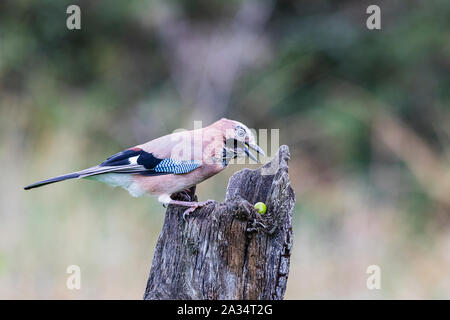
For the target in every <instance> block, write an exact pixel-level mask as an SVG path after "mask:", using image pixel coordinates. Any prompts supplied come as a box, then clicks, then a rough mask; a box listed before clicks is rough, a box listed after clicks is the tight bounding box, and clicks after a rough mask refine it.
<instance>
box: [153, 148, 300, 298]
mask: <svg viewBox="0 0 450 320" xmlns="http://www.w3.org/2000/svg"><path fill="white" fill-rule="evenodd" d="M289 156H290V155H289V148H288V147H287V146H282V147H281V148H280V149H279V150H278V153H277V155H276V156H274V157H273V159H272V160H271V162H269V163H267V164H266V165H264V166H263V167H261V168H259V169H257V170H250V169H244V170H241V171H239V172H237V173H235V174H234V175H233V176H232V177H231V179H230V181H229V184H228V188H227V193H226V199H225V202H223V203H212V204H210V205H208V206H206V207H204V208H202V209H199V210H196V211H194V212H193V213H192V214H191V215H190V216H189V217H188V219H187V222H185V221H184V220H183V218H182V213H183V211H184V208H180V207H177V206H172V205H170V206H169V207H168V209H167V211H166V217H165V221H164V225H163V228H162V231H161V234H160V236H159V239H158V242H157V245H156V249H155V254H154V257H153V261H152V266H151V269H150V276H149V279H148V282H147V288H146V291H145V294H144V299H264V300H270V299H282V298H283V295H284V292H285V290H286V283H287V278H288V273H289V261H290V254H291V248H292V241H293V235H292V212H293V208H294V203H295V195H294V191H293V190H292V188H291V186H290V181H289V175H288V159H289ZM194 193H195V188H194V189H193V190H192V194H191V195H192V196H194ZM259 201H262V202H264V203H266V205H267V213H266V214H265V215H260V214H258V213H257V212H256V211H255V210H254V209H253V204H255V203H256V202H259Z"/></svg>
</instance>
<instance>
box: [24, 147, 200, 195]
mask: <svg viewBox="0 0 450 320" xmlns="http://www.w3.org/2000/svg"><path fill="white" fill-rule="evenodd" d="M199 166H200V162H199V161H195V160H187V161H185V160H175V159H171V158H167V159H159V158H157V157H155V156H153V154H152V153H148V152H145V151H143V150H142V149H140V148H132V149H127V150H125V151H122V152H119V153H117V154H115V155H113V156H111V157H109V158H108V159H106V160H105V161H103V162H102V163H101V164H99V165H98V166H95V167H92V168H88V169H85V170H81V171H77V172H73V173H69V174H65V175H62V176H58V177H55V178H51V179H47V180H43V181H39V182H36V183H33V184H31V185H29V186H26V187H25V190H29V189H33V188H37V187H41V186H44V185H47V184H50V183H55V182H59V181H64V180H68V179H80V178H87V177H91V176H96V175H100V174H105V173H122V174H141V175H146V176H156V175H163V174H185V173H188V172H191V171H193V170H195V169H197V168H198V167H199Z"/></svg>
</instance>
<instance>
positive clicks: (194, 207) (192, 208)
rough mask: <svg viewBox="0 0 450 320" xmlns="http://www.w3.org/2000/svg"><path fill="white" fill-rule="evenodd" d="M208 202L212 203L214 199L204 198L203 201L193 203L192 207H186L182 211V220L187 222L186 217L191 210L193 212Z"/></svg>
mask: <svg viewBox="0 0 450 320" xmlns="http://www.w3.org/2000/svg"><path fill="white" fill-rule="evenodd" d="M210 203H214V200H206V201H204V202H199V203H196V204H195V205H193V206H192V207H189V208H187V209H186V210H184V212H183V220H184V221H185V222H187V219H186V218H187V217H188V216H189V215H190V214H191V212H194V211H195V210H196V209H198V208H202V207H204V206H206V205H208V204H210Z"/></svg>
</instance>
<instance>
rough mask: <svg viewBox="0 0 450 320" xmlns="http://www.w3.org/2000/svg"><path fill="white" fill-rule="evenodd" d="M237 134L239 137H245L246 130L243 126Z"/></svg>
mask: <svg viewBox="0 0 450 320" xmlns="http://www.w3.org/2000/svg"><path fill="white" fill-rule="evenodd" d="M237 135H238V137H244V136H245V130H244V129H242V128H238V129H237Z"/></svg>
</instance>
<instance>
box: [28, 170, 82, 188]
mask: <svg viewBox="0 0 450 320" xmlns="http://www.w3.org/2000/svg"><path fill="white" fill-rule="evenodd" d="M79 177H80V173H69V174H65V175H62V176H59V177H55V178H51V179H47V180H43V181H39V182H36V183H33V184H30V185H29V186H26V187H25V188H24V189H25V190H30V189H33V188H38V187H42V186H45V185H47V184H50V183H55V182H59V181H64V180H68V179H76V178H79Z"/></svg>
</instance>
